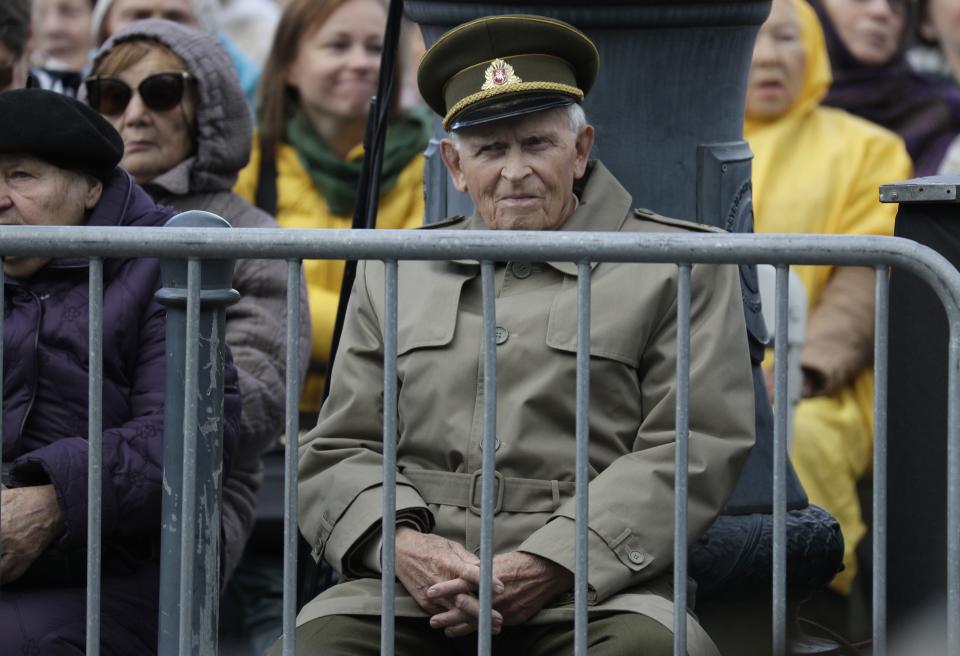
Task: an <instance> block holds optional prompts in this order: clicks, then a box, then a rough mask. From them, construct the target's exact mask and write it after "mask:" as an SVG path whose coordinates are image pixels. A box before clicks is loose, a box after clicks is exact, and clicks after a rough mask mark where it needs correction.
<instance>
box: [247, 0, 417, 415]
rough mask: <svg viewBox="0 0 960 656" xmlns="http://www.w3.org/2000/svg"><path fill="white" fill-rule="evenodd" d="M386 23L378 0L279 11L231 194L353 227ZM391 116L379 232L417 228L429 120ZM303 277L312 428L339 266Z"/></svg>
mask: <svg viewBox="0 0 960 656" xmlns="http://www.w3.org/2000/svg"><path fill="white" fill-rule="evenodd" d="M386 20H387V7H386V2H385V1H384V0H291V1H290V2H289V3H288V4H287V5H286V8H285V9H284V11H283V14H282V16H281V18H280V22H279V24H278V26H277V31H276V33H275V35H274V41H273V47H272V49H271V52H270V55H269V56H268V58H267V63H266V65H265V66H264V72H263V77H262V78H261V79H262V84H261V88H260V94H259V116H258V119H259V120H258V128H259V139H258V143H256V144H255V146H254V151H253V154H252V156H251V158H250V164H249V165H248V166H247V167H246V168H245V169H244V170H243V171H241V172H240V179H239V181H238V182H237V186H236V191H237V192H238V193H239V194H240V195H241V196H243V197H244V198H246V199H247V200H249V201H250V202H256V203H257V205H259V206H260V207H263V208H264V209H266V211H268V212H270V213H272V214H274V215H275V216H276V217H277V222H278V223H279V224H280V225H281V226H283V227H285V228H349V227H350V226H351V222H352V217H353V209H354V200H355V198H356V194H357V184H358V181H359V178H360V168H361V165H362V161H363V147H362V145H361V142H362V140H363V133H364V127H365V125H366V121H367V111H368V108H369V105H370V97H371V96H373V95H374V94H375V93H376V89H377V80H378V74H379V69H380V53H381V50H382V49H383V33H384V28H385V26H386ZM396 86H397V88H398V89H399V87H400V85H399V83H398V84H397V85H396ZM395 95H399V94H395ZM391 100H396V98H394V99H391ZM391 115H392V116H393V117H394V119H393V123H392V124H391V125H390V127H389V129H388V131H387V139H386V144H385V147H384V157H383V176H382V179H381V186H380V204H379V212H378V215H377V227H379V228H412V227H416V226H419V225H421V224H422V223H423V215H424V201H423V165H424V159H423V151H424V149H425V148H426V145H427V141H428V139H429V136H430V126H431V125H432V123H431V119H430V118H429V117H428V116H427V115H426V114H425V113H423V114H415V113H406V114H402V115H399V116H398V112H396V111H392V112H391ZM304 271H305V273H306V276H307V286H308V287H309V294H310V314H311V321H312V323H313V350H312V352H311V354H310V371H309V373H308V375H307V381H306V383H305V385H304V390H303V393H302V394H301V397H300V411H301V414H302V415H303V416H304V420H303V421H304V422H312V423H310V425H311V426H312V425H313V423H315V422H316V416H317V411H318V410H319V409H320V400H321V396H322V394H323V387H324V374H325V371H326V363H327V359H328V357H329V353H330V344H331V339H332V335H333V326H334V321H335V318H336V314H337V305H338V304H339V299H340V284H341V281H342V279H343V263H342V262H340V261H334V260H310V261H307V262H304ZM301 425H305V424H304V423H301Z"/></svg>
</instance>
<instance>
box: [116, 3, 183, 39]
mask: <svg viewBox="0 0 960 656" xmlns="http://www.w3.org/2000/svg"><path fill="white" fill-rule="evenodd" d="M148 18H163V19H165V20H168V21H173V22H174V23H180V24H182V25H187V26H189V27H195V28H199V27H200V21H198V20H197V17H196V16H195V15H194V14H193V8H192V7H191V6H190V0H114V2H113V5H112V6H111V7H110V11H108V12H107V16H106V18H104V20H103V23H104V30H105V33H104V34H103V36H104V38H106V37H109V36H110V35H111V34H113V33H114V32H116V31H117V30H120V29H122V28H124V27H126V26H127V25H129V24H130V23H132V22H134V21H138V20H146V19H148Z"/></svg>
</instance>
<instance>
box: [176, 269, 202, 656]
mask: <svg viewBox="0 0 960 656" xmlns="http://www.w3.org/2000/svg"><path fill="white" fill-rule="evenodd" d="M185 348H186V355H185V357H184V367H185V369H184V371H185V375H184V392H183V394H184V401H183V504H182V506H181V513H182V517H183V520H182V521H181V522H180V530H181V533H180V626H179V629H180V634H179V643H180V655H181V656H185V655H186V654H191V653H193V646H192V643H193V638H194V635H193V608H194V595H193V572H194V561H195V557H196V542H197V524H196V519H195V518H196V515H197V411H198V406H199V404H198V399H197V396H198V394H199V378H198V374H199V372H198V366H197V365H198V362H199V359H200V355H199V353H200V260H198V259H197V258H190V259H188V260H187V326H186V347H185Z"/></svg>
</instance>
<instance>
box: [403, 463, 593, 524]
mask: <svg viewBox="0 0 960 656" xmlns="http://www.w3.org/2000/svg"><path fill="white" fill-rule="evenodd" d="M402 474H403V475H404V476H406V477H407V479H409V481H410V482H411V483H413V484H414V485H415V486H416V488H417V490H418V491H419V492H420V496H422V497H423V500H424V501H426V502H427V503H435V504H439V505H441V506H457V507H458V508H467V509H468V510H470V511H471V512H473V513H474V514H477V515H479V514H480V499H481V489H480V482H481V480H482V479H481V477H482V470H480V469H478V470H477V471H475V472H473V473H472V474H465V473H458V472H445V471H434V470H430V469H410V468H407V469H404V470H403V471H402ZM493 474H494V498H495V500H496V501H495V504H494V510H493V513H494V514H495V515H496V514H497V513H499V512H500V511H502V510H505V511H507V512H553V511H555V510H556V509H557V508H559V507H560V504H561V503H563V501H564V500H565V499H568V498H570V497H573V495H574V490H575V489H576V488H575V485H574V483H572V482H570V481H556V480H553V481H547V480H542V479H539V478H515V477H512V476H504V475H503V474H501V473H500V472H498V471H495V472H494V473H493Z"/></svg>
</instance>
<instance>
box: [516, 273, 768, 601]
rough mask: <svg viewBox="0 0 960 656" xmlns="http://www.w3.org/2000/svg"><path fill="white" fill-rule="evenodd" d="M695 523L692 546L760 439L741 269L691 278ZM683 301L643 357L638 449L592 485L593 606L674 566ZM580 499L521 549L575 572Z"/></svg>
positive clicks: (571, 502) (665, 317)
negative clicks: (679, 314)
mask: <svg viewBox="0 0 960 656" xmlns="http://www.w3.org/2000/svg"><path fill="white" fill-rule="evenodd" d="M691 283H692V284H691V289H692V294H691V296H692V298H691V307H690V315H691V336H690V386H689V394H690V396H689V400H690V404H689V505H688V508H689V523H688V526H687V535H688V538H689V540H691V542H692V541H693V540H695V539H696V538H697V537H699V536H700V535H701V534H702V533H703V531H705V530H706V528H707V527H708V526H709V525H710V523H711V522H712V521H713V519H714V518H715V517H716V515H717V514H718V513H719V512H720V510H721V508H722V507H723V504H724V503H725V502H726V499H727V497H728V496H729V495H730V493H731V492H732V491H733V488H734V485H735V484H736V481H737V478H738V476H739V474H740V470H741V468H742V466H743V463H744V461H745V460H746V456H747V453H748V452H749V450H750V447H751V446H752V445H753V440H754V421H755V420H754V398H753V380H752V376H751V371H750V358H749V356H748V353H747V336H746V331H745V327H744V318H743V308H742V305H741V297H740V287H739V282H738V277H737V269H736V267H733V266H713V265H697V266H694V267H693V269H692V279H691ZM676 339H677V321H676V303H675V302H674V303H672V304H671V305H670V306H669V307H668V308H666V310H665V311H664V312H663V314H662V316H661V318H660V320H659V324H658V327H657V328H656V330H655V331H654V332H653V333H652V334H651V337H650V339H649V340H648V342H647V344H646V347H645V348H644V350H643V352H642V354H641V359H640V370H639V372H638V375H639V377H640V390H641V394H642V404H643V408H644V410H645V411H644V417H643V419H642V422H641V424H640V428H639V430H638V432H637V435H636V438H635V441H634V445H633V452H632V453H629V454H627V455H624V456H621V457H619V458H617V459H616V460H614V461H613V462H612V463H611V465H610V466H609V467H607V468H606V469H604V470H603V471H601V472H600V473H599V474H597V475H596V476H595V477H594V478H593V480H591V482H590V485H589V507H590V509H589V513H590V516H589V530H588V543H589V574H588V576H589V584H590V587H591V588H592V594H591V602H592V603H596V602H600V601H603V600H604V599H607V598H608V597H610V596H611V595H613V594H616V593H617V592H619V591H621V590H624V589H625V588H629V587H632V586H634V585H637V584H639V583H642V582H644V581H647V580H649V579H652V578H654V577H656V576H658V575H660V574H662V573H664V572H665V571H667V570H668V569H669V568H670V566H671V564H672V561H673V506H674V454H675V449H676V399H677V389H676ZM575 503H576V502H575V500H574V499H569V500H567V501H566V502H565V503H564V504H563V505H561V506H560V508H559V509H557V511H556V512H555V513H554V514H553V516H552V517H551V518H550V519H549V520H548V521H547V523H546V524H545V525H544V526H543V527H542V528H540V529H539V530H537V531H535V532H534V533H533V534H532V535H531V536H530V537H528V538H527V539H526V540H525V541H524V542H523V543H522V544H521V545H520V547H519V550H520V551H525V552H528V553H533V554H537V555H539V556H542V557H544V558H548V559H549V560H552V561H554V562H556V563H558V564H560V565H562V566H564V567H566V568H567V569H569V570H571V571H573V570H574V569H575V564H574V563H575V560H574V555H575V548H574V539H575V538H574V526H575V517H576V512H575V507H576V506H575Z"/></svg>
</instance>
